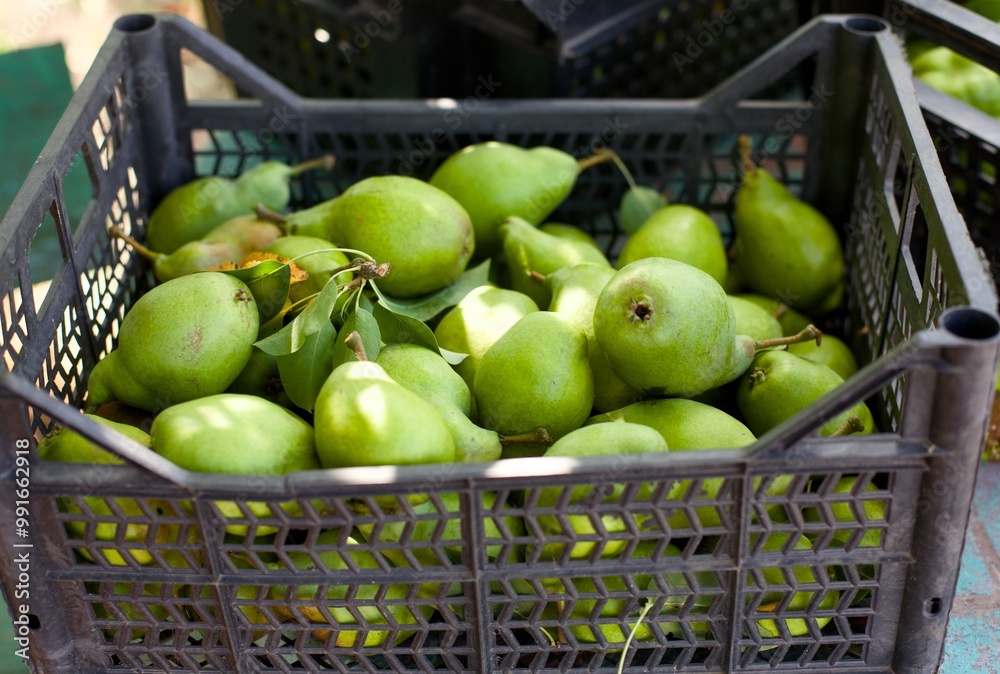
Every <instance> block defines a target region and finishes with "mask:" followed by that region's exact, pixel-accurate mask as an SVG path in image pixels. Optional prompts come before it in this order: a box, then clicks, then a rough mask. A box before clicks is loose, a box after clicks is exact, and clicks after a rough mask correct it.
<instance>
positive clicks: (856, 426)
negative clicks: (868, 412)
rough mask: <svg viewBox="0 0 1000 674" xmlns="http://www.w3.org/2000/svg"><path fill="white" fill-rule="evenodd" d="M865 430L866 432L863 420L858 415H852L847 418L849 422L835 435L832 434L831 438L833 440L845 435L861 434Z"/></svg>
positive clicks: (836, 431) (835, 432)
mask: <svg viewBox="0 0 1000 674" xmlns="http://www.w3.org/2000/svg"><path fill="white" fill-rule="evenodd" d="M863 430H865V425H864V423H863V422H862V421H861V418H860V417H859V416H858V415H856V414H852V415H851V416H849V417H847V421H845V422H844V425H843V426H841V427H840V428H838V429H837V430H835V431H834V432H833V433H830V435H829V437H831V438H833V437H839V436H843V435H853V434H854V433H860V432H861V431H863Z"/></svg>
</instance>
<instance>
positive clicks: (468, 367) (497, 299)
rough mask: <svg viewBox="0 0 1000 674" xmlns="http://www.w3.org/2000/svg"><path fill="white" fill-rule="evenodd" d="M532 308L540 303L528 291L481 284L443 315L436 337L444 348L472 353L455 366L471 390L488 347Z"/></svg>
mask: <svg viewBox="0 0 1000 674" xmlns="http://www.w3.org/2000/svg"><path fill="white" fill-rule="evenodd" d="M533 311H538V305H537V304H535V302H534V300H532V299H531V298H530V297H528V296H527V295H524V294H522V293H519V292H515V291H513V290H505V289H503V288H494V287H492V286H479V287H478V288H475V289H473V290H472V291H471V292H469V294H468V295H466V296H465V297H463V298H462V300H461V301H460V302H459V303H458V304H457V305H455V307H454V308H452V309H451V310H450V311H449V312H448V313H447V314H445V315H444V317H443V318H442V319H441V322H440V323H438V325H437V328H435V330H434V337H435V338H437V343H438V346H440V347H441V348H443V349H448V350H449V351H454V352H456V353H467V354H469V356H468V358H466V359H464V360H463V361H462V362H461V363H459V364H458V365H456V366H454V367H455V371H456V372H458V374H459V375H461V377H462V379H464V380H465V383H466V384H467V385H468V387H469V389H470V390H471V389H472V383H473V381H474V379H475V376H476V369H477V368H478V367H479V363H480V361H482V359H483V356H484V355H485V354H486V351H487V350H489V348H490V347H491V346H493V344H494V343H495V342H496V341H497V340H498V339H500V338H501V337H502V336H503V335H504V333H505V332H507V330H509V329H510V328H511V327H512V326H513V325H514V324H515V323H517V322H518V321H519V320H521V319H522V318H524V317H525V316H527V315H528V314H529V313H531V312H533Z"/></svg>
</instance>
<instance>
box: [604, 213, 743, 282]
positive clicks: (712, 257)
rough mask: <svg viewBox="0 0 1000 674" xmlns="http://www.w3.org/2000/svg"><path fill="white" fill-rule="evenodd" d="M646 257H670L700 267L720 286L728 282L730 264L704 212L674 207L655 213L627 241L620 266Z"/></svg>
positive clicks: (720, 239)
mask: <svg viewBox="0 0 1000 674" xmlns="http://www.w3.org/2000/svg"><path fill="white" fill-rule="evenodd" d="M646 257H668V258H670V259H672V260H679V261H681V262H686V263H687V264H689V265H691V266H692V267H697V268H698V269H701V270H702V271H703V272H705V273H706V274H708V275H709V276H711V277H712V278H714V279H715V280H716V281H717V282H718V283H719V284H720V285H721V284H722V282H723V281H725V279H726V269H727V267H728V261H727V259H726V248H725V246H723V245H722V235H721V234H720V233H719V228H718V227H717V226H716V225H715V223H714V222H713V221H712V218H710V217H708V214H707V213H705V212H704V211H702V210H700V209H697V208H695V207H693V206H685V205H683V204H675V205H672V206H666V207H664V208H661V209H660V210H658V211H656V212H655V213H653V214H652V215H651V216H650V217H649V219H648V220H646V222H645V223H643V225H642V227H640V228H639V229H638V230H637V231H636V232H635V233H634V234H632V236H630V237H629V238H628V240H626V241H625V246H624V247H623V248H622V252H621V253H620V254H619V256H618V267H619V268H621V267H624V266H625V265H627V264H630V263H632V262H635V261H636V260H641V259H643V258H646Z"/></svg>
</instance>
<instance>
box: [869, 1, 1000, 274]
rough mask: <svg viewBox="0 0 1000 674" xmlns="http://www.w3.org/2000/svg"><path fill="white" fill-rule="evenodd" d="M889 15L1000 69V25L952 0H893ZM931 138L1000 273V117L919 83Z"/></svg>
mask: <svg viewBox="0 0 1000 674" xmlns="http://www.w3.org/2000/svg"><path fill="white" fill-rule="evenodd" d="M885 16H886V18H887V19H888V21H889V22H890V23H891V24H892V25H893V26H894V27H895V28H896V29H898V30H899V31H900V32H901V33H902V34H903V35H907V36H917V37H920V38H924V39H926V40H929V41H931V42H933V43H934V44H937V45H940V46H944V47H948V48H950V49H952V50H954V51H956V52H958V53H960V54H962V55H963V56H965V57H967V58H970V59H972V60H973V61H976V62H977V63H980V64H982V65H984V66H986V67H987V68H990V69H991V70H995V71H997V72H1000V25H998V24H996V23H995V22H993V21H990V20H988V19H986V18H984V17H982V16H979V15H978V14H974V13H973V12H970V11H968V10H966V9H964V8H963V7H962V6H961V5H960V4H957V3H953V2H948V0H921V1H920V2H910V0H893V1H892V2H888V3H886V10H885ZM914 84H915V86H916V90H917V95H918V98H919V99H920V107H921V108H922V109H923V111H924V118H925V120H926V121H927V126H928V129H929V130H930V132H931V138H932V139H933V141H934V145H935V147H936V148H937V151H938V156H939V157H940V160H941V165H942V168H943V169H944V172H945V175H946V176H947V178H948V184H949V186H950V187H951V192H952V195H953V196H954V198H955V203H956V205H957V206H958V209H959V211H961V213H962V215H963V216H964V218H965V221H966V223H967V224H968V227H969V232H970V234H971V235H972V238H973V240H974V241H975V242H976V244H977V245H979V246H980V247H982V249H983V251H984V254H985V256H986V258H987V260H988V262H989V264H990V268H991V269H992V271H993V274H994V276H997V277H1000V230H998V228H997V226H996V219H997V216H998V214H1000V183H998V181H997V168H998V166H1000V156H998V155H1000V120H997V119H995V118H993V117H991V116H989V115H987V114H985V113H983V112H981V111H979V110H976V109H975V108H973V107H971V106H969V105H967V104H966V103H964V102H962V101H959V100H957V99H955V98H953V97H951V96H949V95H947V94H944V93H942V92H940V91H938V90H936V89H933V88H932V87H929V86H927V85H926V84H924V83H923V82H921V81H919V80H915V82H914Z"/></svg>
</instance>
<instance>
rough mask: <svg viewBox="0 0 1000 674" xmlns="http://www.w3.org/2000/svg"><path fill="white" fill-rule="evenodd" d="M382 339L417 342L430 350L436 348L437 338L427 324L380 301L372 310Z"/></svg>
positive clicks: (390, 341)
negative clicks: (396, 311) (387, 306)
mask: <svg viewBox="0 0 1000 674" xmlns="http://www.w3.org/2000/svg"><path fill="white" fill-rule="evenodd" d="M372 314H373V315H374V316H375V320H376V321H378V327H379V329H380V330H381V331H382V341H383V342H385V343H386V344H418V345H420V346H423V347H426V348H428V349H430V350H432V351H437V350H438V343H437V339H436V338H435V337H434V333H433V332H431V329H430V328H428V327H427V325H426V324H425V323H424V322H423V321H420V320H417V319H416V318H413V317H412V316H406V315H403V314H397V313H394V312H393V311H391V310H389V309H387V308H386V307H384V306H382V301H381V300H379V303H378V304H376V305H375V308H374V309H373V310H372Z"/></svg>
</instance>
